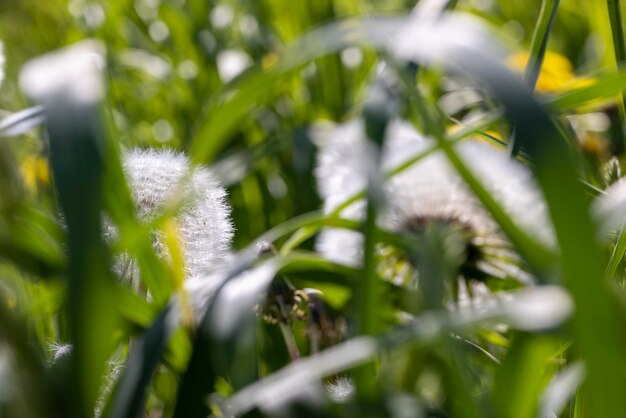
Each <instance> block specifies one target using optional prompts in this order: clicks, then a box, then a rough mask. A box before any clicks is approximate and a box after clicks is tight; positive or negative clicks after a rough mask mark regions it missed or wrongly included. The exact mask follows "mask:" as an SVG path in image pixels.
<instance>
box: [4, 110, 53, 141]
mask: <svg viewBox="0 0 626 418" xmlns="http://www.w3.org/2000/svg"><path fill="white" fill-rule="evenodd" d="M45 119H46V116H45V113H44V109H43V107H42V106H34V107H31V108H28V109H24V110H20V111H19V112H15V113H13V114H11V115H9V116H7V117H5V118H4V119H2V120H0V136H4V137H7V136H19V135H23V134H25V133H26V132H28V131H30V130H31V129H33V128H34V127H36V126H39V125H41V124H42V123H43V122H44V120H45Z"/></svg>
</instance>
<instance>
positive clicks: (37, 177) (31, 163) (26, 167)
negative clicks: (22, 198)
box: [20, 155, 50, 190]
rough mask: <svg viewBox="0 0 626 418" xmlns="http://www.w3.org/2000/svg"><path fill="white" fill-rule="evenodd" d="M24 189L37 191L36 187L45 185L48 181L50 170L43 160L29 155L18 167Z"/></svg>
mask: <svg viewBox="0 0 626 418" xmlns="http://www.w3.org/2000/svg"><path fill="white" fill-rule="evenodd" d="M20 169H21V172H22V177H23V178H24V183H25V184H26V187H28V188H29V189H30V190H37V185H39V184H43V185H46V184H48V182H49V181H50V170H49V168H48V162H47V161H46V159H45V158H42V157H39V156H34V155H29V156H27V157H26V158H24V161H22V165H21V167H20Z"/></svg>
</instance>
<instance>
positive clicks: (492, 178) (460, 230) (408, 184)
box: [315, 121, 553, 284]
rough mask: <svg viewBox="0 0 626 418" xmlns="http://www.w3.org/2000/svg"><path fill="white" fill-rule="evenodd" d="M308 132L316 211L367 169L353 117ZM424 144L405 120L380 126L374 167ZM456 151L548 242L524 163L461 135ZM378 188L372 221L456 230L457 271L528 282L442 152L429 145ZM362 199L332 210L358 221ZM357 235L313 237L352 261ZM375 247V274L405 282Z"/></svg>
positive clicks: (358, 183)
mask: <svg viewBox="0 0 626 418" xmlns="http://www.w3.org/2000/svg"><path fill="white" fill-rule="evenodd" d="M315 137H316V139H317V142H318V145H319V146H320V147H321V150H320V154H319V158H318V166H317V168H316V176H317V180H318V186H319V189H320V193H321V195H322V197H323V199H324V211H325V212H326V213H331V212H332V211H333V210H335V209H337V208H338V207H340V205H341V204H342V203H343V202H344V201H346V200H347V199H348V198H350V197H351V196H353V195H354V194H355V193H357V192H358V191H360V190H363V188H364V187H365V186H366V182H367V173H368V170H369V169H370V168H368V167H366V166H365V164H364V163H363V161H366V159H365V158H363V155H364V154H366V153H368V152H370V151H369V150H368V146H369V144H368V142H367V140H366V138H365V135H364V131H363V126H362V123H361V121H351V122H348V123H346V124H344V125H340V126H337V127H334V128H325V129H320V130H318V131H317V132H316V133H315ZM432 145H433V143H432V142H431V141H430V140H428V139H426V138H423V137H422V136H420V135H419V134H418V133H417V132H415V130H414V129H413V128H412V127H411V126H410V125H408V124H407V123H404V122H399V121H395V122H393V123H392V124H391V125H390V127H389V129H388V131H387V135H386V141H385V144H384V146H383V151H382V168H383V170H385V171H389V170H391V169H393V168H395V167H397V166H399V165H401V164H403V163H405V162H407V161H409V160H410V159H411V158H413V157H415V156H417V155H419V154H421V153H423V152H425V151H426V150H428V149H430V148H431V147H432ZM456 150H457V152H458V153H459V155H460V156H461V158H463V160H464V161H465V162H466V164H467V165H468V166H469V167H470V169H472V171H473V172H474V173H475V175H476V176H477V177H478V178H479V179H480V180H481V181H482V183H483V184H484V186H485V187H486V188H487V190H488V191H489V192H490V193H491V194H492V195H493V196H494V197H495V198H496V199H497V200H498V202H499V203H500V204H501V205H502V207H503V209H504V210H505V212H506V213H507V214H508V215H509V216H510V217H511V219H513V220H514V221H515V222H516V223H517V224H518V225H519V226H520V227H522V228H523V229H525V230H526V231H530V233H532V234H533V235H534V236H536V237H538V238H539V239H541V240H542V241H543V242H544V243H546V244H551V243H552V242H553V232H552V227H551V224H550V222H549V220H548V215H547V211H546V207H545V204H544V201H543V198H542V196H541V194H540V192H539V191H538V189H537V187H536V185H535V184H534V181H533V179H532V177H531V173H530V171H529V170H528V169H527V168H526V167H525V166H524V165H522V164H520V163H517V162H515V161H512V160H510V159H509V158H508V157H507V155H506V154H505V153H504V152H500V151H499V150H498V149H497V148H495V147H492V146H490V145H488V144H485V143H482V142H477V141H471V140H469V141H465V142H463V143H460V144H459V145H457V146H456ZM385 191H386V193H387V202H388V205H387V207H386V208H384V210H383V215H382V216H381V219H379V224H380V226H381V227H383V228H386V229H389V230H393V231H396V232H399V233H409V234H410V235H411V236H414V237H418V239H419V237H420V236H422V235H423V234H424V233H425V231H426V230H427V229H428V228H429V227H431V226H432V225H435V224H436V225H438V226H439V227H443V229H444V230H445V231H447V233H448V234H450V233H452V232H454V233H456V236H457V238H460V240H461V241H462V242H461V246H462V248H460V249H459V252H460V255H459V256H460V257H462V261H461V262H460V274H461V276H462V277H464V278H466V279H478V278H481V277H498V278H503V279H504V278H514V279H515V280H517V281H519V282H523V283H527V282H530V281H531V278H530V276H529V275H528V274H526V273H525V272H524V271H523V270H522V269H521V268H519V259H518V256H517V255H516V254H515V252H514V251H513V250H512V248H511V245H510V244H509V243H508V241H507V240H506V238H505V237H504V236H503V234H502V233H501V231H499V228H498V226H497V225H496V223H495V222H494V221H493V219H492V218H491V217H490V215H489V214H488V213H487V211H486V210H485V209H484V208H483V207H482V205H481V204H480V202H479V201H478V199H477V198H476V197H474V196H473V194H472V193H471V192H470V190H469V189H468V187H467V186H466V185H465V183H464V181H463V180H462V179H461V177H460V176H459V175H457V174H456V172H455V171H454V169H453V168H452V166H451V165H450V164H449V162H448V161H447V159H446V158H445V156H444V155H443V154H442V153H440V152H437V151H435V152H433V153H431V154H429V155H427V156H425V157H424V158H422V159H421V160H419V161H418V162H417V163H415V164H413V165H411V166H410V167H408V168H407V169H405V170H404V171H402V172H400V173H398V174H396V175H395V176H393V177H392V178H390V179H389V180H388V181H387V182H386V184H385ZM364 205H365V202H364V201H357V202H355V203H353V204H352V205H350V206H348V207H346V208H345V209H344V210H342V211H341V213H340V216H341V217H343V218H348V219H353V220H360V219H362V218H363V214H364ZM362 241H363V237H362V235H361V234H360V233H359V232H355V231H346V230H340V229H326V230H324V231H323V232H322V233H321V234H320V236H319V238H318V241H317V249H318V251H319V252H320V253H321V254H323V255H324V256H325V257H327V258H329V259H331V260H333V261H335V262H337V263H341V264H347V265H351V266H359V265H360V264H361V257H362V253H361V251H362V250H361V248H362ZM448 245H451V244H450V243H448ZM378 252H379V256H380V258H381V261H382V262H381V263H379V264H380V265H379V270H380V271H379V274H381V275H382V276H383V277H384V278H386V279H388V280H391V281H393V282H395V283H397V284H401V283H405V284H406V283H408V282H410V281H411V277H412V276H413V274H414V270H413V269H412V268H409V267H408V266H407V263H406V262H402V257H399V256H397V253H396V252H395V251H394V250H391V249H390V248H387V247H380V248H379V250H378ZM392 265H393V266H392Z"/></svg>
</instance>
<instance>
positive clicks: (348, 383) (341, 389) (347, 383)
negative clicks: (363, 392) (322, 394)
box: [326, 376, 355, 403]
mask: <svg viewBox="0 0 626 418" xmlns="http://www.w3.org/2000/svg"><path fill="white" fill-rule="evenodd" d="M326 392H327V393H328V397H329V398H330V400H332V401H333V402H338V403H345V402H348V401H350V400H351V399H352V398H353V397H354V392H355V390H354V382H353V381H352V379H351V378H349V377H343V376H340V377H337V378H336V379H335V380H334V381H333V382H331V383H329V384H328V385H326Z"/></svg>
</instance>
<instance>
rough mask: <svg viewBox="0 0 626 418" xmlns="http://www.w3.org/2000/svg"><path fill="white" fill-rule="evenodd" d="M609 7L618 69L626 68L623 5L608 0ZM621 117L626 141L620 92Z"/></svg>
mask: <svg viewBox="0 0 626 418" xmlns="http://www.w3.org/2000/svg"><path fill="white" fill-rule="evenodd" d="M606 4H607V7H608V9H609V22H610V23H611V35H612V38H613V50H614V53H615V61H616V62H617V69H618V70H624V69H625V68H626V42H625V41H624V26H623V25H622V7H621V4H620V1H619V0H607V2H606ZM619 96H620V100H619V105H618V106H619V118H620V122H621V128H622V132H621V133H622V137H623V140H625V141H626V97H624V93H620V95H619Z"/></svg>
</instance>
